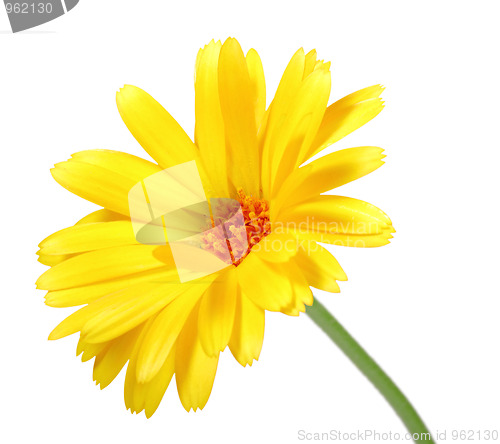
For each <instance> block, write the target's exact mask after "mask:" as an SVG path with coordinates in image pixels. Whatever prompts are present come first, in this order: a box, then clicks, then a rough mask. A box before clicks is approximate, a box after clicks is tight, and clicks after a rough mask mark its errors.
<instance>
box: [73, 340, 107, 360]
mask: <svg viewBox="0 0 500 444" xmlns="http://www.w3.org/2000/svg"><path fill="white" fill-rule="evenodd" d="M109 345H110V343H109V342H101V343H95V344H92V343H90V342H85V340H84V339H83V338H82V336H81V335H80V338H79V339H78V344H77V346H76V356H80V355H82V362H87V361H90V360H91V359H92V358H93V357H95V356H97V355H98V354H99V353H101V352H102V351H103V350H105V349H106V348H108V347H109ZM82 353H83V354H82Z"/></svg>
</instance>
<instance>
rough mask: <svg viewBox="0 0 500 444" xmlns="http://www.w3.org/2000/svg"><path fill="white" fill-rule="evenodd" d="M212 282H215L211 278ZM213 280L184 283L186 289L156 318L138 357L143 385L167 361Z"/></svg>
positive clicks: (138, 374)
mask: <svg viewBox="0 0 500 444" xmlns="http://www.w3.org/2000/svg"><path fill="white" fill-rule="evenodd" d="M212 280H213V279H212ZM212 280H211V279H203V280H200V281H197V282H196V283H188V284H183V286H184V287H185V290H184V292H183V294H181V295H180V296H178V297H177V298H176V299H175V300H174V301H173V302H172V303H171V304H169V305H167V306H166V307H165V308H164V309H163V310H162V311H161V312H160V313H159V314H158V316H157V318H156V319H155V321H154V323H153V324H152V325H151V328H150V329H149V330H148V332H147V334H146V336H145V337H144V343H143V345H142V347H141V349H140V350H139V354H138V357H137V370H136V372H137V380H138V381H139V382H141V383H144V382H147V381H149V380H151V378H153V377H154V376H155V375H156V374H157V373H158V371H159V370H160V368H161V366H162V365H163V363H164V362H165V359H166V358H167V356H168V354H169V353H170V350H171V349H172V347H173V345H174V344H175V341H176V340H177V337H178V335H179V333H180V332H181V330H182V328H183V326H184V324H185V322H186V319H187V318H188V316H189V314H190V313H191V311H192V310H193V307H194V306H195V305H196V303H197V302H198V301H199V299H200V298H201V296H202V295H203V293H204V292H205V290H206V289H207V287H208V286H209V285H210V283H211V282H212Z"/></svg>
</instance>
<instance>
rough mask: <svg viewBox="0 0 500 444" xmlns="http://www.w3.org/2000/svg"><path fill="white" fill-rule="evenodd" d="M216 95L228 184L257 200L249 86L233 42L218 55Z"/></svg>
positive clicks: (256, 161) (256, 150)
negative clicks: (226, 154) (228, 169)
mask: <svg viewBox="0 0 500 444" xmlns="http://www.w3.org/2000/svg"><path fill="white" fill-rule="evenodd" d="M219 95H220V104H221V109H222V116H223V118H224V126H225V131H226V140H227V143H228V144H229V147H230V153H231V155H230V162H231V163H230V167H231V181H232V183H233V185H234V186H235V188H243V189H244V190H245V193H246V194H248V195H254V196H258V195H259V192H260V181H259V179H260V175H259V170H260V168H259V159H258V149H257V128H256V124H255V110H254V100H253V94H252V84H251V81H250V76H249V74H248V68H247V63H246V60H245V56H244V55H243V51H242V50H241V47H240V45H239V43H238V42H237V41H236V40H235V39H232V38H229V39H227V40H226V41H225V42H224V45H222V48H221V51H220V57H219Z"/></svg>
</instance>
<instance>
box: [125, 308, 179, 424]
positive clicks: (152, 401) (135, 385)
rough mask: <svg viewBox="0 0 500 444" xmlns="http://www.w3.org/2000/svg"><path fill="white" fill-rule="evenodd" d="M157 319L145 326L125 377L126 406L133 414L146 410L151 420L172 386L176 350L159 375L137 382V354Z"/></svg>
mask: <svg viewBox="0 0 500 444" xmlns="http://www.w3.org/2000/svg"><path fill="white" fill-rule="evenodd" d="M154 319H155V317H152V318H151V319H150V320H149V321H148V322H147V323H146V325H145V326H144V328H143V329H142V331H141V334H140V336H139V338H138V339H137V341H136V343H135V346H134V349H133V351H132V354H131V357H130V362H129V365H128V367H127V374H126V376H125V406H126V408H127V409H131V411H132V412H136V413H139V412H141V411H142V410H145V413H146V417H147V418H150V417H151V416H152V415H153V413H154V412H155V411H156V409H157V408H158V406H159V405H160V402H161V400H162V398H163V395H164V394H165V391H166V390H167V387H168V386H169V384H170V381H171V379H172V376H173V374H174V368H175V367H174V364H175V348H173V349H172V351H171V352H170V354H169V355H168V357H167V359H165V362H164V363H163V365H162V367H161V369H160V370H159V372H158V373H157V375H156V376H155V377H154V378H152V379H151V380H150V381H149V382H147V383H145V384H141V383H139V382H137V377H136V371H135V370H136V365H137V354H138V352H139V350H140V348H141V345H142V341H143V339H144V336H145V334H146V332H147V331H148V329H149V327H150V326H151V324H152V323H153V322H154Z"/></svg>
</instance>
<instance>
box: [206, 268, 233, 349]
mask: <svg viewBox="0 0 500 444" xmlns="http://www.w3.org/2000/svg"><path fill="white" fill-rule="evenodd" d="M236 295H237V280H236V271H235V269H234V267H232V268H230V269H229V270H228V271H227V272H224V273H222V274H221V276H220V277H219V278H218V279H217V280H216V281H214V283H213V284H212V285H211V286H210V287H209V288H208V290H207V291H206V293H205V294H204V295H203V297H202V299H201V302H200V313H199V316H198V331H199V337H200V341H201V344H202V346H203V349H204V350H205V352H206V353H207V354H208V355H209V356H216V355H218V353H219V352H221V351H223V350H224V349H225V348H226V346H227V344H228V342H229V338H230V337H231V332H232V329H233V322H234V314H235V310H236Z"/></svg>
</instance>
